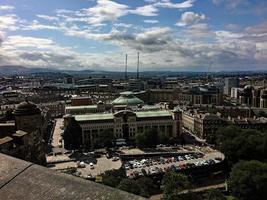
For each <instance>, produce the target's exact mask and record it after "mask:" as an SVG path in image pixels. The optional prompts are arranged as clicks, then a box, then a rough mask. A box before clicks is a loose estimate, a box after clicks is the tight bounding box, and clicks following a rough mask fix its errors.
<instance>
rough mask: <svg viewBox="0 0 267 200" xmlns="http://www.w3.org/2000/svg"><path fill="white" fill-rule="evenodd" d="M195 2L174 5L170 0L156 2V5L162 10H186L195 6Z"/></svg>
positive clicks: (192, 0)
mask: <svg viewBox="0 0 267 200" xmlns="http://www.w3.org/2000/svg"><path fill="white" fill-rule="evenodd" d="M194 2H195V0H187V1H184V2H182V3H172V2H171V1H170V0H160V1H158V2H156V3H155V4H154V5H155V6H158V7H162V8H177V9H185V8H190V7H193V6H194Z"/></svg>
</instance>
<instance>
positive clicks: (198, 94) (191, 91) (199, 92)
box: [175, 86, 223, 105]
mask: <svg viewBox="0 0 267 200" xmlns="http://www.w3.org/2000/svg"><path fill="white" fill-rule="evenodd" d="M222 102H223V94H222V92H221V90H220V89H218V88H217V87H215V86H195V87H191V88H187V89H184V90H183V91H182V92H180V93H178V96H177V99H176V101H175V103H177V104H184V105H210V104H212V105H221V104H222Z"/></svg>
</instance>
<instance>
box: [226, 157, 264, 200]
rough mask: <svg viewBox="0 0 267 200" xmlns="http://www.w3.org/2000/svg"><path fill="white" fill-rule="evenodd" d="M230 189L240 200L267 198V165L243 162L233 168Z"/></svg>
mask: <svg viewBox="0 0 267 200" xmlns="http://www.w3.org/2000/svg"><path fill="white" fill-rule="evenodd" d="M229 189H230V192H231V193H232V195H233V196H234V197H237V198H238V199H239V200H251V199H253V200H262V199H265V198H266V196H267V164H266V163H263V162H259V161H255V160H252V161H241V162H239V163H237V164H236V165H234V166H233V168H232V172H231V174H230V179H229Z"/></svg>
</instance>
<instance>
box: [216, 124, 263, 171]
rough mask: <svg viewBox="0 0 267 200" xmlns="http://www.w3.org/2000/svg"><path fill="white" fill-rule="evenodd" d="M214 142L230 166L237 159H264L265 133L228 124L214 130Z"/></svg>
mask: <svg viewBox="0 0 267 200" xmlns="http://www.w3.org/2000/svg"><path fill="white" fill-rule="evenodd" d="M216 143H217V146H218V148H219V150H221V151H222V152H223V153H224V155H225V157H226V158H227V160H228V163H229V165H230V166H232V165H233V164H234V163H237V162H238V161H239V160H252V159H255V160H265V159H266V158H267V134H266V133H262V132H259V131H257V130H252V129H248V130H246V129H240V128H238V127H235V126H229V127H226V128H222V129H219V130H218V131H217V132H216Z"/></svg>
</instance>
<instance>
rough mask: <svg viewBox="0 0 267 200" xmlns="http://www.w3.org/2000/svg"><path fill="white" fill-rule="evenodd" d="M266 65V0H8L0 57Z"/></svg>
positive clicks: (119, 66) (162, 65)
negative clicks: (138, 56) (126, 59)
mask: <svg viewBox="0 0 267 200" xmlns="http://www.w3.org/2000/svg"><path fill="white" fill-rule="evenodd" d="M137 52H140V59H141V69H142V70H143V71H145V70H172V71H206V70H209V66H211V67H210V70H212V71H222V70H228V71H233V70H262V69H263V70H264V69H267V65H266V63H267V62H266V61H267V1H266V0H112V1H111V0H1V2H0V65H23V66H26V67H48V68H60V69H77V70H79V69H93V70H99V69H100V70H114V71H120V70H123V69H124V58H125V54H126V53H127V54H128V58H129V63H128V64H129V69H130V70H131V71H134V70H135V69H136V57H137Z"/></svg>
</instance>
